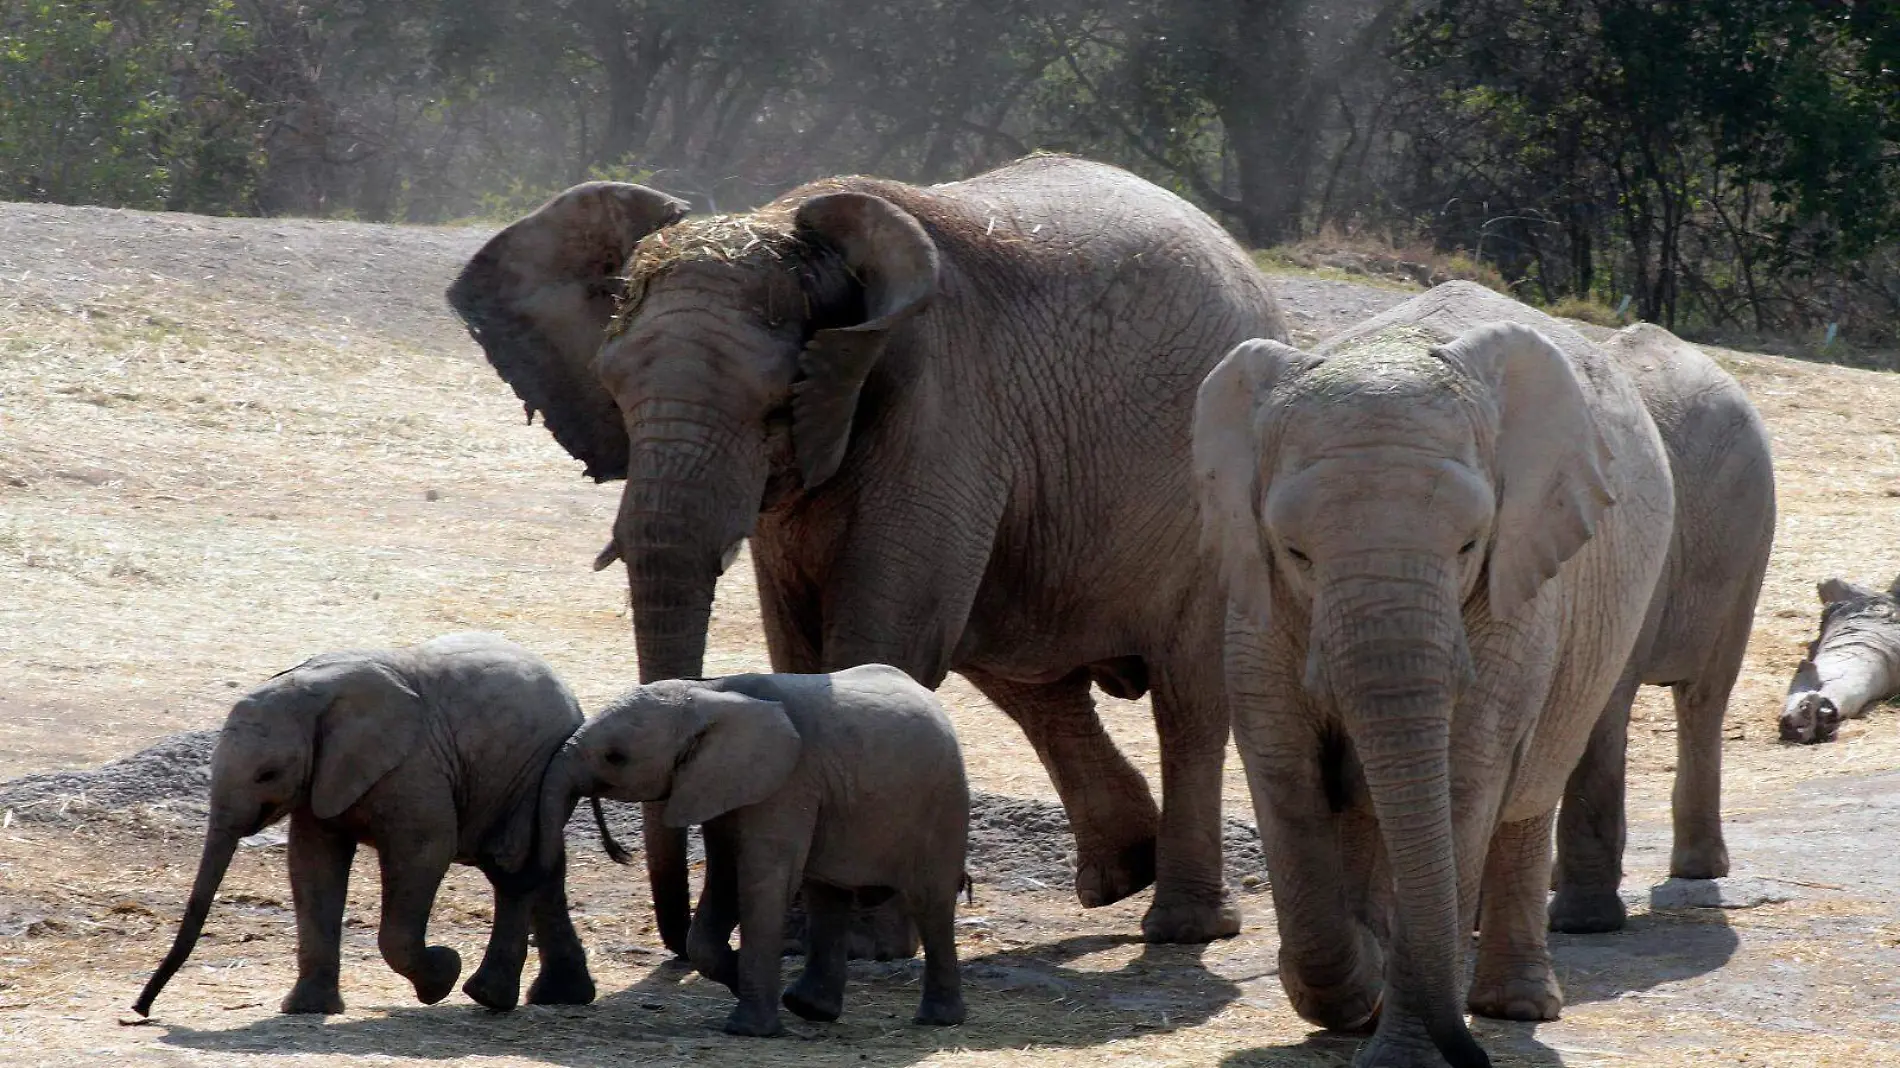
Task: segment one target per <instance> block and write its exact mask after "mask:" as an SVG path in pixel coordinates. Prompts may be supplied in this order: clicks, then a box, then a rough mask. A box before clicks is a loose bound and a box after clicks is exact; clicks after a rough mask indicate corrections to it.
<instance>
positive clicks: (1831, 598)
mask: <svg viewBox="0 0 1900 1068" xmlns="http://www.w3.org/2000/svg"><path fill="white" fill-rule="evenodd" d="M1894 582H1895V585H1900V579H1895V580H1894ZM1814 592H1816V593H1817V594H1819V595H1820V597H1821V603H1822V604H1834V603H1836V602H1838V601H1852V600H1858V599H1861V598H1866V597H1878V596H1880V593H1879V591H1877V590H1870V589H1868V588H1867V587H1865V586H1862V585H1859V584H1858V583H1853V582H1849V581H1847V580H1846V579H1843V578H1830V579H1822V580H1821V581H1820V582H1818V583H1816V584H1815V587H1814Z"/></svg>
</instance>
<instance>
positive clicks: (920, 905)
mask: <svg viewBox="0 0 1900 1068" xmlns="http://www.w3.org/2000/svg"><path fill="white" fill-rule="evenodd" d="M583 795H592V796H595V797H601V796H605V797H608V798H612V799H614V800H617V801H651V802H656V803H658V804H659V806H660V809H661V812H662V818H663V819H664V820H665V821H666V824H667V826H669V827H687V826H691V825H694V824H704V825H705V827H704V834H705V838H706V889H705V892H704V894H702V895H701V897H700V899H699V908H698V910H697V911H696V912H695V914H694V916H693V921H692V926H691V928H690V930H689V932H688V935H687V953H688V956H690V957H691V959H692V961H693V964H694V966H695V967H697V968H698V969H699V971H700V974H702V975H704V976H706V977H707V978H709V979H713V980H716V981H718V982H721V983H724V984H726V985H727V986H728V987H730V988H732V991H733V993H735V994H737V995H738V996H739V1004H738V1005H737V1006H735V1007H734V1008H733V1010H732V1015H731V1016H730V1017H729V1018H728V1019H727V1021H726V1030H727V1031H728V1032H730V1033H732V1034H739V1035H770V1034H775V1033H777V1032H778V1031H779V1020H778V1003H779V956H780V954H781V953H782V952H783V951H784V922H785V908H786V905H787V904H788V903H789V902H790V900H791V895H792V892H793V891H794V890H797V889H800V888H802V889H803V891H804V895H805V908H806V911H807V914H808V917H809V919H808V925H807V934H806V946H805V972H804V974H803V975H802V976H801V977H800V978H799V980H798V982H796V983H795V984H793V985H792V987H791V988H790V989H788V990H786V991H785V993H784V1002H785V1007H786V1008H789V1009H791V1010H792V1011H793V1012H795V1013H797V1014H798V1015H800V1016H802V1017H804V1018H806V1019H808V1020H835V1019H837V1018H838V1014H839V1012H840V1011H841V1009H842V1007H843V1003H844V981H845V936H846V925H847V922H848V920H849V917H850V911H851V906H852V902H853V900H854V896H856V897H871V898H874V899H875V898H877V897H878V896H879V895H878V894H876V893H875V891H884V894H883V895H882V896H887V897H888V896H891V895H893V894H894V895H895V897H896V899H897V901H898V904H899V907H900V909H901V910H902V912H903V913H904V914H905V915H907V916H908V917H909V919H910V921H911V922H912V923H914V924H915V925H916V927H917V931H918V934H919V935H920V937H921V938H922V940H923V946H924V955H925V959H924V984H923V985H924V989H923V1002H922V1004H921V1005H920V1006H919V1007H918V1009H917V1022H918V1023H930V1024H954V1023H961V1022H963V1015H964V1008H963V996H962V994H961V992H960V984H959V981H958V973H957V943H956V934H955V929H954V928H955V922H956V900H957V891H958V889H959V888H960V887H961V886H962V885H963V855H964V849H965V844H966V838H967V834H968V825H969V817H970V794H969V788H968V786H967V785H966V784H965V781H964V774H963V754H962V752H961V751H960V750H959V748H958V747H957V737H956V734H955V732H954V731H953V730H952V729H951V727H950V721H949V719H948V718H947V717H946V716H945V715H944V713H943V707H942V706H941V705H940V704H938V702H937V698H936V696H935V695H934V694H932V693H931V692H930V691H929V690H927V689H925V688H924V687H923V686H920V685H918V684H917V683H916V682H915V681H913V680H912V679H911V678H910V676H908V675H906V674H904V673H903V672H901V671H899V670H897V669H896V668H893V667H887V666H885V665H882V664H870V665H865V666H863V667H855V668H850V669H848V670H845V671H840V672H837V673H835V674H830V675H733V676H730V677H727V678H723V679H708V680H693V681H688V680H671V681H664V682H656V683H650V684H648V685H646V686H642V687H640V688H639V689H636V690H633V691H632V692H630V693H627V694H625V695H623V696H622V697H620V698H618V699H616V700H615V701H614V702H613V703H612V704H611V705H609V706H608V707H607V708H606V709H605V710H604V711H602V712H601V713H600V714H599V715H597V716H595V717H594V718H593V719H591V720H589V721H588V722H587V725H586V726H585V727H583V728H581V730H580V731H579V732H578V733H576V734H575V735H574V737H573V739H572V740H571V741H569V742H568V744H567V746H566V748H564V749H563V750H562V751H561V755H560V756H558V757H556V758H555V761H554V763H553V764H552V765H551V766H550V767H549V769H548V775H547V786H546V793H545V795H544V803H543V804H544V807H543V809H542V811H543V815H544V824H543V829H542V834H543V835H555V834H558V832H559V830H560V827H561V825H562V824H563V823H565V822H566V819H567V816H566V813H567V812H569V811H571V810H572V809H573V807H574V802H575V800H576V799H577V798H579V797H581V796H583ZM596 811H598V810H596ZM601 834H602V837H603V838H604V839H605V842H606V845H607V849H608V852H609V853H610V854H613V855H614V857H615V859H622V858H624V857H625V855H626V854H625V852H624V851H623V850H622V849H620V847H619V845H618V844H617V843H615V842H614V841H613V839H612V838H611V836H609V835H608V834H607V828H606V825H605V824H604V823H603V824H602V825H601ZM544 840H545V841H549V842H552V841H553V839H552V838H545V839H544ZM865 891H873V893H870V894H866V893H864V892H865ZM734 925H737V926H738V928H739V952H738V953H737V954H734V953H733V951H732V948H731V946H730V945H729V944H728V940H729V939H730V938H731V937H732V929H733V927H734Z"/></svg>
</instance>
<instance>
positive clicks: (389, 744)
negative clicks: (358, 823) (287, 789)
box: [309, 660, 422, 820]
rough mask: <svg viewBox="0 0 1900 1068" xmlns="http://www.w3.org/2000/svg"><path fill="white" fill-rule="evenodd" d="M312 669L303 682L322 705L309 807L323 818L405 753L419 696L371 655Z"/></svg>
mask: <svg viewBox="0 0 1900 1068" xmlns="http://www.w3.org/2000/svg"><path fill="white" fill-rule="evenodd" d="M312 675H313V677H312V679H311V680H310V683H309V686H310V688H311V689H312V691H313V692H314V693H315V694H316V695H317V696H318V698H319V700H322V701H324V702H325V708H324V710H323V713H322V714H321V715H320V716H318V717H317V723H316V769H315V772H314V774H313V775H312V777H311V784H310V811H311V814H313V815H315V816H316V817H317V818H318V819H323V820H327V819H334V818H335V817H336V816H338V815H340V814H342V812H343V811H344V810H345V809H347V808H349V807H350V806H351V805H354V804H356V802H357V801H358V800H360V799H361V798H362V796H363V794H364V793H366V792H367V791H368V790H369V788H370V787H372V786H374V785H376V784H377V783H378V782H379V781H381V780H382V778H383V776H385V775H388V774H389V773H390V772H392V771H394V770H396V767H397V766H398V765H399V764H401V763H402V762H403V761H404V760H406V759H408V757H409V753H410V751H411V750H412V749H413V748H414V747H415V743H416V739H417V736H418V734H419V733H420V731H421V728H422V698H421V697H419V696H417V694H416V692H415V691H414V690H412V689H410V688H409V685H408V683H406V682H404V681H403V680H402V679H401V678H400V677H399V676H398V675H397V674H396V672H395V671H393V670H391V669H390V668H389V667H388V666H387V665H385V664H381V663H378V662H376V661H372V660H365V661H358V662H351V663H342V664H336V665H328V666H325V667H324V668H320V669H314V670H313V671H312Z"/></svg>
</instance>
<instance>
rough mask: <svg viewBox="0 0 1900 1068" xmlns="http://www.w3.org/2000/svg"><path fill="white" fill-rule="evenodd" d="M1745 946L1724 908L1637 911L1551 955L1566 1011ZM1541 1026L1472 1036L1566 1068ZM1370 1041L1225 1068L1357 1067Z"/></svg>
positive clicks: (1494, 1028) (1476, 1028)
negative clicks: (1616, 926) (1616, 927)
mask: <svg viewBox="0 0 1900 1068" xmlns="http://www.w3.org/2000/svg"><path fill="white" fill-rule="evenodd" d="M1740 945H1741V939H1740V938H1739V937H1738V936H1737V935H1736V933H1735V929H1734V928H1733V927H1731V926H1729V923H1728V919H1727V917H1725V916H1724V915H1723V914H1722V912H1721V910H1719V909H1684V910H1680V911H1669V912H1649V913H1639V914H1637V915H1633V916H1631V917H1630V918H1629V923H1628V925H1627V926H1626V927H1624V928H1623V930H1621V931H1616V932H1613V933H1610V934H1593V935H1564V934H1552V935H1551V936H1550V948H1551V956H1552V957H1553V958H1554V959H1555V961H1556V965H1557V980H1558V982H1559V983H1561V984H1562V986H1563V990H1564V1004H1565V1005H1567V1006H1578V1005H1586V1004H1590V1003H1592V1002H1601V1001H1615V1000H1617V999H1619V998H1624V997H1630V996H1640V995H1642V994H1644V993H1646V992H1648V991H1650V990H1653V989H1655V988H1656V987H1659V986H1663V985H1665V984H1668V983H1676V982H1682V981H1685V980H1689V979H1694V978H1696V977H1698V976H1702V975H1707V974H1708V973H1710V972H1713V971H1715V970H1716V969H1718V968H1721V967H1722V966H1723V965H1724V964H1727V963H1728V962H1729V959H1730V958H1732V957H1733V956H1734V955H1735V951H1736V949H1737V948H1738V947H1739V946H1740ZM1539 1026H1541V1025H1539V1024H1532V1023H1516V1022H1513V1021H1509V1020H1490V1019H1476V1020H1473V1021H1472V1033H1473V1034H1474V1035H1476V1036H1477V1038H1478V1041H1479V1042H1481V1043H1483V1044H1484V1046H1485V1048H1486V1049H1487V1050H1488V1051H1490V1052H1491V1053H1493V1054H1504V1055H1507V1056H1509V1057H1510V1058H1511V1063H1513V1064H1522V1065H1527V1066H1530V1065H1535V1066H1537V1068H1561V1066H1563V1065H1564V1064H1565V1063H1566V1062H1565V1061H1564V1059H1563V1054H1562V1051H1561V1050H1558V1049H1555V1048H1552V1047H1551V1046H1549V1045H1547V1044H1546V1043H1544V1042H1542V1041H1539V1040H1538V1037H1537V1029H1538V1027H1539ZM1364 1041H1365V1037H1364V1036H1362V1035H1349V1034H1339V1033H1335V1032H1330V1031H1319V1030H1315V1031H1314V1032H1312V1033H1311V1034H1309V1035H1307V1036H1306V1038H1305V1039H1304V1040H1302V1041H1300V1042H1297V1043H1290V1044H1286V1045H1278V1046H1262V1047H1258V1048H1255V1049H1249V1050H1241V1051H1238V1052H1235V1053H1232V1054H1229V1055H1228V1056H1227V1057H1225V1058H1223V1059H1222V1060H1221V1062H1220V1064H1221V1068H1266V1066H1267V1065H1273V1066H1275V1068H1282V1066H1286V1068H1292V1066H1295V1065H1298V1066H1302V1068H1303V1066H1305V1065H1308V1064H1310V1065H1312V1066H1313V1068H1321V1066H1327V1068H1340V1066H1344V1065H1349V1064H1351V1063H1352V1058H1353V1054H1354V1053H1356V1052H1357V1051H1358V1049H1359V1046H1360V1045H1361V1044H1362V1043H1363V1042H1364ZM1591 1044H1592V1045H1597V1044H1599V1043H1596V1042H1594V1041H1593V1042H1592V1043H1591ZM1302 1055H1304V1056H1302Z"/></svg>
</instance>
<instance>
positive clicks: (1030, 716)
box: [965, 669, 1225, 941]
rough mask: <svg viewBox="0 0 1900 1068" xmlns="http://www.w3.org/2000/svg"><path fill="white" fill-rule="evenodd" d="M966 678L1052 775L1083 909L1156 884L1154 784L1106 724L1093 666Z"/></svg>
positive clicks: (1157, 826)
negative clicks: (1043, 675)
mask: <svg viewBox="0 0 1900 1068" xmlns="http://www.w3.org/2000/svg"><path fill="white" fill-rule="evenodd" d="M965 675H966V677H968V678H969V680H970V681H971V683H973V684H974V685H975V686H976V688H977V689H979V690H981V691H982V692H983V695H984V696H985V697H988V698H989V699H990V700H992V701H994V702H996V706H997V707H998V708H1001V709H1002V710H1003V711H1004V712H1005V713H1007V714H1008V715H1009V718H1011V719H1013V720H1015V721H1016V725H1017V726H1019V727H1021V728H1022V730H1023V734H1024V735H1026V736H1027V737H1028V738H1029V744H1030V746H1031V747H1032V748H1034V749H1035V751H1036V756H1037V757H1038V758H1040V759H1041V761H1042V766H1043V767H1044V768H1045V769H1046V770H1047V771H1048V772H1049V779H1050V781H1051V782H1053V783H1054V784H1055V788H1056V793H1057V795H1058V796H1060V797H1061V798H1062V807H1063V809H1064V811H1066V812H1067V813H1068V816H1069V827H1070V829H1071V831H1072V832H1073V833H1074V835H1075V848H1076V872H1075V896H1076V898H1077V900H1079V901H1081V903H1082V906H1083V907H1084V908H1097V907H1100V906H1102V905H1112V904H1114V903H1115V902H1117V901H1120V900H1122V899H1123V898H1125V897H1128V896H1129V895H1131V894H1135V893H1137V892H1139V891H1141V890H1142V889H1144V888H1146V887H1147V886H1148V885H1149V884H1151V883H1153V882H1154V878H1155V835H1156V833H1157V831H1158V830H1159V829H1160V826H1161V815H1160V813H1159V811H1157V810H1156V808H1155V802H1154V795H1153V794H1152V793H1151V792H1149V789H1148V781H1147V780H1146V779H1144V778H1142V775H1141V772H1139V771H1137V770H1135V766H1134V765H1133V764H1130V763H1129V762H1128V758H1127V757H1126V756H1123V755H1122V752H1121V750H1120V749H1117V748H1116V747H1115V742H1114V740H1113V739H1111V738H1109V736H1108V732H1107V731H1105V730H1103V729H1102V721H1101V718H1100V717H1098V716H1097V715H1096V713H1095V701H1094V700H1093V699H1092V698H1091V697H1090V696H1089V673H1088V671H1087V670H1086V669H1082V670H1077V671H1075V672H1073V673H1072V674H1070V675H1068V676H1065V677H1064V678H1063V679H1061V680H1060V681H1058V682H1053V683H1047V684H1036V683H1023V682H1012V681H1010V680H1007V679H999V678H996V677H994V676H991V675H985V674H981V673H977V672H965ZM1222 740H1223V742H1224V741H1225V738H1224V737H1223V739H1222ZM1203 941H1205V939H1203Z"/></svg>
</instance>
